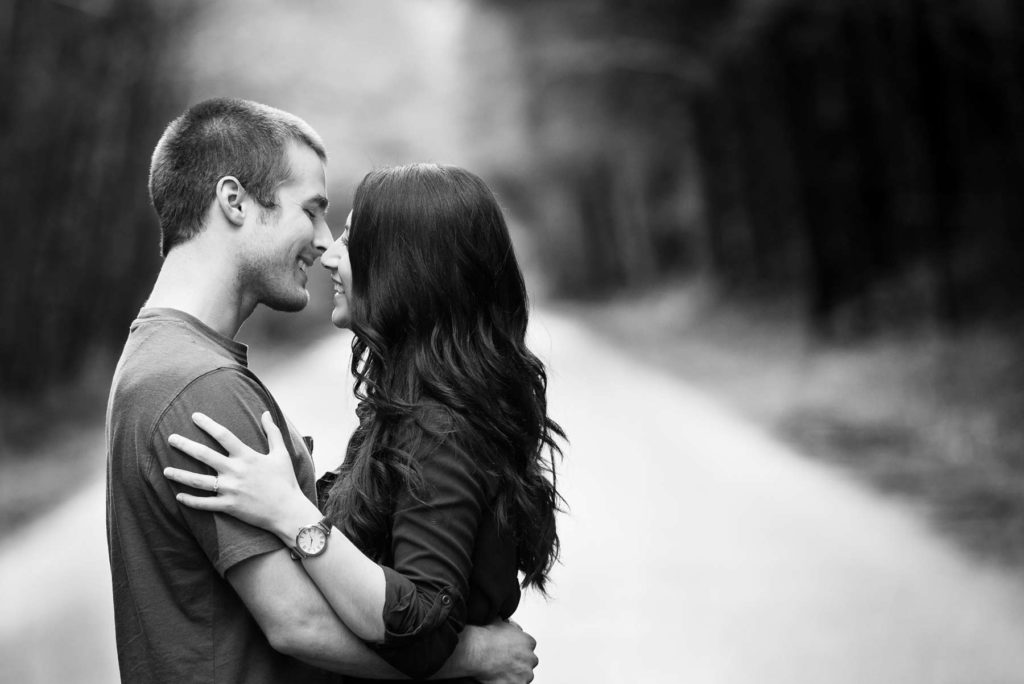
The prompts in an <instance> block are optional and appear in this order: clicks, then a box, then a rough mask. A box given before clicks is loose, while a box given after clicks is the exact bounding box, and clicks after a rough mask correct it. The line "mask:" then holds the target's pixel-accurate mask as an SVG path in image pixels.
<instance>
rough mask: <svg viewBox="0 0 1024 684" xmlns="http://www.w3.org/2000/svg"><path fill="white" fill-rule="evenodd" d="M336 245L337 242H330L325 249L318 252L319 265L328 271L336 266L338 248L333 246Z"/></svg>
mask: <svg viewBox="0 0 1024 684" xmlns="http://www.w3.org/2000/svg"><path fill="white" fill-rule="evenodd" d="M337 245H338V243H337V242H332V243H331V244H330V246H328V247H327V249H326V251H321V253H320V265H321V266H323V267H324V268H326V269H327V270H328V271H333V270H334V269H336V268H337V267H338V256H339V255H338V250H337V249H335V247H336V246H337Z"/></svg>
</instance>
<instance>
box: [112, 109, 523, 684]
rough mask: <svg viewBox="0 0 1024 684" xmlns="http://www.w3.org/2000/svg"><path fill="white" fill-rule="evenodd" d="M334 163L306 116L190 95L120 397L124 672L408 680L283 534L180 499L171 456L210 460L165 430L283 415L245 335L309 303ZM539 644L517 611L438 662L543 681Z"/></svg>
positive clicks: (177, 129) (257, 437)
mask: <svg viewBox="0 0 1024 684" xmlns="http://www.w3.org/2000/svg"><path fill="white" fill-rule="evenodd" d="M325 163H326V153H325V152H324V148H323V144H322V142H321V141H320V138H319V137H318V136H317V134H316V133H315V132H314V131H313V129H312V128H310V126H309V125H308V124H306V123H305V122H304V121H302V120H300V119H298V118H297V117H294V116H292V115H290V114H288V113H286V112H282V111H279V110H276V109H272V108H270V107H265V106H263V105H258V104H255V103H252V102H246V101H240V100H229V99H216V100H209V101H206V102H202V103H200V104H198V105H196V106H194V107H192V108H190V109H189V110H188V111H186V112H185V113H184V114H183V115H182V116H181V117H179V118H178V119H176V120H175V121H173V122H172V123H171V124H170V126H168V128H167V130H166V131H165V132H164V135H163V137H162V138H161V140H160V142H159V143H158V144H157V147H156V150H155V151H154V153H153V160H152V166H151V169H150V195H151V198H152V201H153V207H154V209H155V210H156V213H157V216H158V218H159V222H160V229H161V234H162V253H163V256H164V263H163V266H162V268H161V270H160V274H159V276H158V277H157V281H156V283H155V285H154V287H153V291H152V293H151V295H150V297H149V300H148V301H147V304H146V308H144V309H143V310H142V311H141V312H140V314H139V317H138V318H137V319H136V321H135V322H134V323H133V324H132V326H131V333H130V335H129V337H128V340H127V342H126V344H125V348H124V352H123V353H122V356H121V360H120V362H119V363H118V367H117V370H116V372H115V375H114V379H113V383H112V387H111V393H110V401H109V404H108V407H107V538H108V545H109V550H110V566H111V573H112V576H113V585H114V605H115V622H116V629H117V646H118V659H119V663H120V669H121V677H122V680H123V681H125V682H299V681H303V682H304V681H319V680H321V679H324V678H329V677H330V675H329V674H328V673H327V672H326V671H331V672H337V673H343V674H351V675H358V676H364V677H398V676H400V675H399V674H398V673H397V672H396V671H395V670H393V669H392V668H391V667H390V666H388V665H387V664H386V663H384V661H382V660H380V659H379V658H378V657H377V656H376V655H375V654H374V653H373V652H372V651H371V650H370V649H368V648H367V647H366V646H365V645H364V644H363V643H362V642H361V641H360V640H359V639H357V638H356V637H354V636H353V635H352V634H351V633H350V632H349V630H348V629H346V628H345V626H344V625H343V624H342V623H341V622H340V621H339V620H338V618H337V616H336V615H335V614H334V613H333V612H332V611H331V609H330V607H329V606H328V604H327V603H326V601H325V600H324V598H323V596H322V595H321V594H320V592H319V591H318V590H317V588H316V586H315V585H314V584H313V583H312V582H311V581H310V580H309V578H308V577H307V576H306V574H305V572H304V570H303V569H302V566H301V564H300V563H296V562H294V561H293V560H292V558H291V556H290V552H289V550H288V549H287V548H284V547H283V546H282V545H281V543H280V542H279V541H278V540H277V538H276V537H275V536H274V535H272V534H270V533H267V532H264V531H262V530H258V529H256V528H253V527H250V526H248V525H245V524H244V523H240V522H238V521H236V520H234V519H233V518H230V517H226V516H222V515H213V516H211V515H208V514H204V513H198V512H196V511H192V510H190V509H187V508H185V507H182V506H180V505H179V504H178V503H177V502H176V500H175V498H174V497H175V493H176V491H175V490H174V489H172V483H170V482H169V481H167V480H166V479H165V478H164V477H163V469H164V467H166V466H169V465H175V466H179V467H181V466H188V467H194V464H193V463H191V462H188V463H186V461H187V457H185V456H184V455H182V454H180V453H177V452H176V451H175V450H174V449H172V448H171V447H170V446H168V444H167V438H168V436H169V435H170V434H172V433H175V432H177V433H180V434H184V435H188V436H191V437H193V438H195V439H204V435H203V433H201V432H200V431H199V430H197V429H196V428H195V427H194V426H193V425H192V422H191V415H192V413H193V412H195V411H197V410H199V409H207V410H210V409H214V408H215V409H216V411H217V416H218V419H219V420H220V422H222V423H224V424H225V425H226V426H227V427H228V428H230V429H231V430H232V431H233V432H234V433H235V434H236V435H238V436H239V437H240V438H241V439H243V440H245V441H246V442H247V443H249V444H263V445H264V446H265V438H264V436H263V431H262V428H261V425H260V420H259V418H260V416H261V415H262V413H263V412H264V411H270V412H271V414H272V415H273V416H274V417H275V419H276V420H277V422H278V424H279V425H282V424H284V421H283V418H282V416H281V410H280V407H278V405H277V403H276V402H275V401H274V398H273V397H272V396H271V395H270V392H268V391H267V389H266V388H265V387H264V386H263V385H262V383H261V382H260V381H259V379H258V378H257V377H256V376H255V375H254V374H253V373H252V372H251V371H250V370H249V369H248V367H247V365H246V348H245V346H244V345H242V344H240V343H238V342H236V341H235V340H234V336H235V334H236V333H237V332H238V329H239V327H240V326H241V325H242V323H243V322H244V321H245V319H246V318H247V317H248V316H249V315H250V314H251V313H252V311H253V310H254V309H255V307H256V306H257V305H258V304H261V303H262V304H265V305H267V306H270V307H271V308H274V309H278V310H281V311H298V310H300V309H302V308H303V307H304V306H305V305H306V303H307V301H308V298H309V293H308V292H307V290H306V278H307V275H306V270H307V269H308V267H309V266H310V265H312V263H313V262H314V261H315V259H316V258H317V257H319V255H320V254H321V253H322V252H323V251H324V250H325V249H326V248H327V247H328V246H329V245H330V244H331V241H332V237H331V233H330V230H329V229H328V227H327V222H326V220H325V211H326V209H327V191H326V179H325V172H324V166H325ZM289 428H290V426H289ZM286 437H287V439H288V441H289V443H290V453H291V456H292V461H293V465H294V467H295V471H296V476H297V478H298V480H299V483H300V485H301V486H302V487H303V490H304V492H305V493H306V494H307V496H309V497H310V498H311V499H315V491H314V489H315V487H314V472H313V465H312V459H311V456H310V453H309V451H308V450H307V449H306V447H305V444H304V442H303V440H302V439H300V438H297V436H296V435H295V433H294V431H292V430H291V429H289V430H288V434H287V435H286ZM208 443H209V442H208ZM534 645H535V644H534V642H533V639H532V638H531V637H529V636H528V635H526V634H524V633H523V632H522V631H521V630H519V629H518V628H517V627H515V626H512V625H495V626H491V627H487V628H479V629H472V628H468V629H467V630H466V631H465V633H464V635H463V638H462V640H461V643H460V648H459V650H457V651H456V653H455V655H453V657H452V658H451V660H450V661H449V663H448V664H447V665H446V666H445V669H444V670H442V672H441V673H440V674H441V675H444V676H456V675H459V676H461V675H465V676H472V677H476V678H478V679H481V680H484V681H509V682H515V681H529V680H530V679H532V668H533V667H534V666H535V665H536V658H535V656H534V655H533V647H534Z"/></svg>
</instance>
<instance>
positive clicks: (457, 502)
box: [320, 412, 520, 681]
mask: <svg viewBox="0 0 1024 684" xmlns="http://www.w3.org/2000/svg"><path fill="white" fill-rule="evenodd" d="M431 413H434V412H431ZM440 420H443V417H441V418H440ZM415 457H416V458H417V459H418V465H419V468H420V472H421V474H422V476H423V480H424V485H425V486H424V487H423V488H422V489H421V490H419V491H418V492H417V496H418V498H419V499H420V500H417V498H416V497H413V496H412V495H411V494H409V493H408V492H406V491H403V492H402V493H401V494H400V495H399V496H398V500H397V505H396V507H395V512H394V516H393V522H392V540H391V546H390V548H389V549H387V550H386V553H385V555H384V557H383V558H379V559H377V560H378V562H380V563H381V565H382V566H383V567H384V576H385V579H386V583H387V584H386V594H385V601H384V625H385V630H386V632H385V633H386V636H385V640H384V643H383V644H377V645H375V646H374V647H375V648H376V650H377V652H378V653H379V654H380V655H381V656H382V657H383V658H384V659H385V660H387V661H388V662H389V663H391V665H393V666H394V667H396V668H397V669H398V670H400V671H402V672H403V673H404V674H406V675H408V676H410V677H413V678H417V677H418V678H426V677H429V676H430V675H431V674H433V673H434V672H436V671H437V670H438V669H439V668H440V667H441V666H442V665H443V664H444V662H445V661H446V660H447V659H448V657H449V656H450V655H451V654H452V651H454V649H455V646H456V644H457V643H458V639H459V633H460V632H461V631H462V629H463V627H464V626H465V625H467V624H471V625H484V624H488V623H490V622H492V621H493V620H495V619H496V618H498V617H501V618H507V617H509V616H510V615H512V613H513V612H514V611H515V609H516V607H517V606H518V605H519V595H520V591H519V583H518V578H517V571H516V552H515V544H514V542H513V540H512V538H511V535H509V534H507V533H504V532H502V531H501V530H499V528H498V523H497V520H496V517H495V500H496V497H497V494H498V478H497V476H496V475H495V474H494V473H492V472H490V471H489V470H488V469H487V468H485V466H484V463H483V462H482V461H483V459H482V458H481V457H480V456H479V455H474V454H471V453H469V452H468V451H467V450H466V449H464V448H462V447H461V446H460V444H459V440H458V435H457V434H455V433H451V432H448V433H447V435H446V436H445V437H444V438H438V439H434V438H430V439H423V440H422V442H421V447H420V450H419V452H418V453H416V454H415ZM333 476H335V475H334V474H333V473H331V474H328V475H326V476H325V478H327V479H326V481H324V480H322V481H321V486H320V488H321V490H323V489H324V488H325V486H326V485H329V484H330V480H331V479H332V477H333ZM467 681H468V680H467Z"/></svg>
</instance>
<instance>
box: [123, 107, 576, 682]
mask: <svg viewBox="0 0 1024 684" xmlns="http://www.w3.org/2000/svg"><path fill="white" fill-rule="evenodd" d="M326 159H327V155H326V152H325V150H324V146H323V143H322V142H321V140H320V138H319V136H318V135H317V134H316V132H315V131H313V129H312V128H311V127H310V126H309V125H308V124H306V123H305V122H304V121H302V120H301V119H299V118H297V117H295V116H293V115H291V114H288V113H286V112H282V111H280V110H276V109H273V108H270V107H266V106H263V105H259V104H256V103H253V102H247V101H242V100H231V99H216V100H209V101H206V102H203V103H200V104H198V105H195V106H194V107H192V108H190V109H189V110H188V111H186V112H185V113H184V114H183V115H182V116H180V117H179V118H177V119H176V120H175V121H173V122H172V123H171V124H170V125H169V126H168V128H167V130H166V131H165V132H164V135H163V137H162V138H161V139H160V141H159V143H158V144H157V147H156V150H155V151H154V153H153V160H152V166H151V170H150V182H149V189H150V195H151V198H152V202H153V207H154V209H155V210H156V213H157V216H158V219H159V223H160V230H161V234H162V253H163V256H164V262H163V266H162V268H161V270H160V274H159V276H158V278H157V281H156V283H155V285H154V287H153V291H152V293H151V294H150V297H149V299H148V301H147V302H146V306H145V307H144V308H143V309H142V311H141V312H140V313H139V316H138V318H137V319H136V320H135V321H134V323H133V324H132V326H131V332H130V334H129V336H128V340H127V342H126V343H125V347H124V352H123V354H122V356H121V359H120V362H119V363H118V366H117V370H116V372H115V375H114V379H113V384H112V387H111V393H110V401H109V404H108V409H107V536H108V544H109V550H110V566H111V572H112V576H113V587H114V607H115V618H116V620H115V621H116V628H117V649H118V660H119V664H120V670H121V678H122V681H125V682H313V681H358V680H359V679H360V678H366V679H372V680H377V681H379V680H382V679H402V680H406V679H408V678H412V679H426V678H450V679H462V680H463V681H484V682H527V681H531V680H532V679H533V668H534V667H535V666H536V664H537V659H536V657H535V655H534V647H535V642H534V640H533V639H532V638H531V637H530V636H529V635H528V634H526V633H525V632H523V631H522V630H521V629H520V628H519V627H518V626H517V625H516V624H515V623H513V622H510V621H509V620H508V618H509V617H510V616H511V615H512V613H513V612H514V611H515V609H516V606H517V605H518V602H519V597H520V586H523V587H527V586H533V587H536V588H538V589H540V590H543V588H544V584H545V580H546V579H547V573H548V571H549V570H550V568H551V565H552V563H553V562H554V560H555V559H556V557H557V553H558V536H557V533H556V530H555V511H556V508H557V506H558V502H559V496H558V493H557V491H556V490H555V487H554V458H555V454H556V453H557V452H558V447H557V445H556V443H555V440H556V439H557V438H560V437H563V435H562V431H561V429H560V428H559V427H558V425H557V424H556V423H554V422H553V421H552V420H551V419H550V418H548V415H547V404H546V398H545V392H546V375H545V371H544V366H543V364H542V363H541V362H540V361H539V360H538V359H537V358H536V357H535V356H534V355H533V354H532V353H531V352H530V350H529V349H528V348H527V347H526V344H525V335H526V327H527V317H528V313H527V311H528V303H527V297H526V289H525V286H524V283H523V277H522V274H521V272H520V269H519V265H518V263H517V261H516V257H515V254H514V252H513V249H512V244H511V241H510V239H509V234H508V229H507V226H506V224H505V221H504V218H503V217H502V214H501V211H500V209H499V207H498V205H497V203H496V202H495V199H494V196H493V195H492V194H491V192H490V190H489V189H488V188H487V186H486V185H485V184H484V183H483V181H481V180H480V179H479V178H478V177H477V176H475V175H473V174H472V173H469V172H467V171H465V170H462V169H459V168H454V167H446V166H436V165H414V166H406V167H399V168H389V169H382V170H376V171H372V172H370V173H369V174H367V175H366V177H365V178H364V179H363V181H362V183H360V185H359V187H358V189H357V190H356V193H355V198H354V200H353V204H352V209H351V212H350V213H349V214H348V220H347V221H346V225H345V230H344V233H343V234H342V235H341V237H340V238H339V239H338V240H336V241H335V240H334V239H333V236H332V234H331V231H330V229H329V228H328V225H327V220H326V211H327V204H328V200H327V189H326V179H325V165H326ZM317 258H319V259H320V260H321V263H322V265H323V266H324V267H325V268H326V269H327V270H328V271H330V273H331V279H332V281H333V283H334V301H333V310H332V312H331V320H332V322H333V323H334V325H336V326H338V327H340V328H350V329H351V330H352V331H353V333H354V340H353V343H352V371H353V374H354V376H355V378H356V382H355V392H356V396H357V397H358V400H359V404H358V410H357V414H358V417H359V427H358V428H357V429H356V431H355V433H354V434H353V435H352V438H351V440H350V442H349V445H348V450H347V453H346V455H345V459H344V462H343V464H342V465H341V467H340V468H339V469H338V470H337V471H336V472H334V473H328V474H327V475H325V476H324V477H323V478H322V479H321V480H320V481H319V482H316V481H315V471H314V466H313V461H312V455H311V449H312V443H311V440H309V439H308V438H304V437H302V436H301V433H299V432H297V431H296V429H295V428H294V427H293V426H292V425H291V424H290V423H289V422H288V421H287V420H286V419H285V417H284V415H283V413H282V410H281V407H279V406H278V404H277V403H276V401H275V400H274V397H273V396H272V395H271V394H270V392H269V391H268V390H267V389H266V387H264V385H263V384H262V383H261V382H260V380H259V378H258V377H257V376H256V375H255V374H253V372H252V371H251V370H249V368H248V366H247V362H246V347H245V345H243V344H240V343H239V342H236V341H235V339H234V337H235V334H236V333H237V332H238V329H239V327H240V326H241V325H242V323H243V322H244V321H245V319H246V318H247V317H248V316H249V315H250V314H251V313H252V312H253V310H254V309H255V308H256V306H257V305H258V304H265V305H267V306H269V307H271V308H273V309H277V310H281V311H298V310H300V309H302V308H303V307H304V306H306V303H307V301H308V299H309V293H308V291H307V290H306V280H307V272H306V271H307V269H308V268H309V267H310V266H311V265H313V263H314V261H315V260H316V259H317ZM338 353H343V352H342V350H340V349H339V352H338ZM340 391H342V388H339V392H340ZM519 573H522V581H521V582H520V575H519ZM339 675H345V676H344V677H340V676H339Z"/></svg>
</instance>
